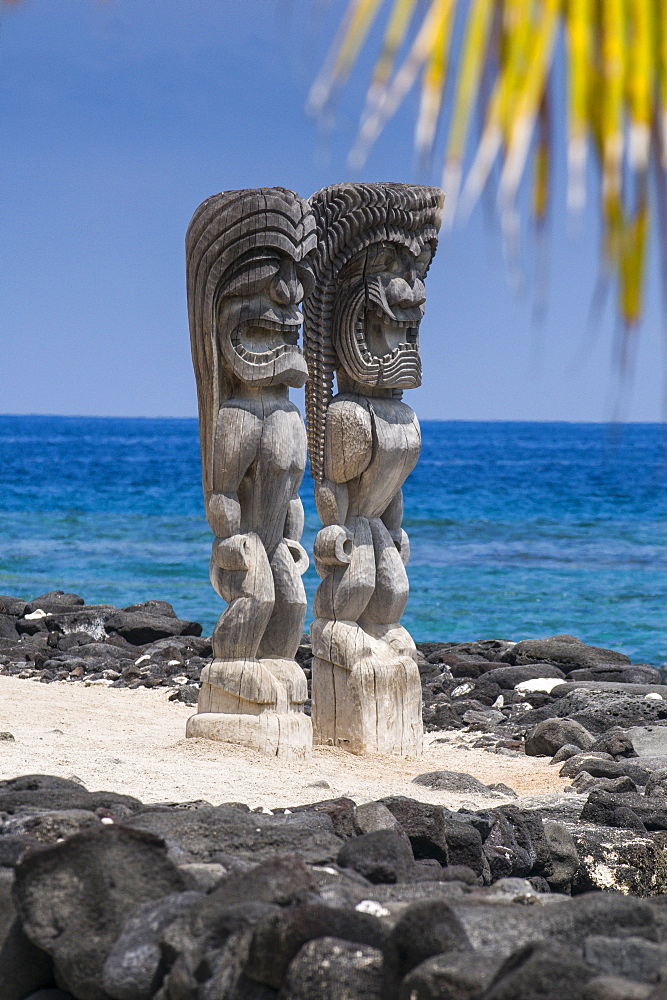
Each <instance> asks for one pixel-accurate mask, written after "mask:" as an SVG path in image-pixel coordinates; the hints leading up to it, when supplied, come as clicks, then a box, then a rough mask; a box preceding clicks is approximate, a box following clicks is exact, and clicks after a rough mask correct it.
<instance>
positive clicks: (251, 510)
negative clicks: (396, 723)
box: [186, 188, 314, 755]
mask: <svg viewBox="0 0 667 1000" xmlns="http://www.w3.org/2000/svg"><path fill="white" fill-rule="evenodd" d="M313 246H314V218H313V215H312V212H311V210H310V209H309V207H308V205H307V204H306V203H305V202H304V201H303V200H302V199H301V198H299V197H298V195H296V194H294V193H293V192H291V191H286V190H284V189H282V188H261V189H259V190H248V191H231V192H223V193H222V194H219V195H214V196H213V197H212V198H209V199H207V201H205V202H204V203H203V204H202V205H200V207H199V208H198V209H197V211H196V212H195V215H194V217H193V219H192V222H191V223H190V227H189V229H188V235H187V239H186V253H187V275H188V309H189V318H190V335H191V342H192V356H193V363H194V368H195V375H196V379H197V395H198V401H199V417H200V440H201V451H202V470H203V480H204V500H205V507H206V516H207V519H208V522H209V525H210V527H211V529H212V531H213V533H214V535H215V540H214V542H213V547H212V552H211V562H210V578H211V583H212V585H213V588H214V589H215V591H216V592H217V593H218V594H219V596H220V597H221V598H222V599H223V600H224V601H225V602H227V607H226V609H225V610H224V611H223V613H222V615H221V616H220V619H219V620H218V623H217V624H216V626H215V629H214V631H213V636H212V645H213V653H214V657H215V658H214V660H213V662H212V663H211V664H210V665H209V666H207V667H205V668H204V670H203V671H202V686H201V692H200V697H199V702H198V706H197V714H196V715H195V716H193V717H192V718H191V719H190V720H189V722H188V727H187V734H188V735H189V736H206V737H208V738H210V739H217V740H224V741H227V742H234V743H242V744H243V745H245V746H252V747H254V748H255V749H258V750H261V751H262V752H265V753H270V754H278V755H290V754H293V753H298V754H302V753H304V752H306V751H307V749H308V748H309V747H310V746H311V744H312V727H311V722H310V719H309V718H308V717H307V716H306V715H305V714H304V712H303V705H304V702H305V700H306V698H307V688H306V680H305V675H304V673H303V671H302V670H301V668H300V667H299V665H298V664H297V663H296V661H295V660H294V656H295V654H296V650H297V647H298V644H299V641H300V639H301V634H302V630H303V623H304V618H305V612H306V596H305V591H304V588H303V583H302V580H301V577H302V575H303V573H304V572H305V570H306V569H307V567H308V556H307V555H306V552H305V550H304V549H303V547H302V546H301V544H300V538H301V533H302V531H303V507H302V505H301V500H300V499H299V495H298V491H299V486H300V484H301V479H302V477H303V472H304V468H305V463H306V435H305V430H304V426H303V421H302V419H301V415H300V413H299V411H298V409H297V407H296V406H294V404H293V403H291V402H290V400H289V389H288V387H289V386H294V387H299V386H302V385H303V383H304V381H305V378H306V375H307V368H306V365H305V361H304V358H303V355H302V353H301V351H300V350H299V348H298V346H297V340H298V331H299V325H300V322H301V313H300V310H299V306H300V303H301V300H302V299H303V296H304V289H306V288H310V284H311V282H312V275H311V272H310V268H309V265H308V262H307V259H306V256H307V254H308V253H309V251H310V250H311V249H312V248H313Z"/></svg>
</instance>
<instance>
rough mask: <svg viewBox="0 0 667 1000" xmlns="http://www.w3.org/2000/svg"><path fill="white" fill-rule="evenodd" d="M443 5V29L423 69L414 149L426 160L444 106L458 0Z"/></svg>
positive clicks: (440, 29)
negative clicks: (453, 24)
mask: <svg viewBox="0 0 667 1000" xmlns="http://www.w3.org/2000/svg"><path fill="white" fill-rule="evenodd" d="M442 6H443V7H444V8H445V10H444V13H443V17H442V20H441V22H440V28H439V31H438V34H437V36H436V37H435V39H434V43H433V49H432V51H431V55H430V57H429V59H428V62H427V64H426V68H425V69H424V79H423V83H422V93H421V102H420V105H419V116H418V118H417V126H416V129H415V148H416V150H417V154H418V155H419V156H420V157H421V158H422V159H423V160H425V159H426V158H427V157H428V156H429V155H430V153H431V149H432V148H433V142H434V139H435V130H436V127H437V124H438V116H439V114H440V108H441V106H442V100H443V94H444V89H445V79H446V76H447V63H448V56H449V45H450V40H451V31H452V23H453V14H454V9H455V0H443V2H442Z"/></svg>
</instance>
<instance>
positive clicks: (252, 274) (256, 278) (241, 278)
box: [223, 254, 280, 296]
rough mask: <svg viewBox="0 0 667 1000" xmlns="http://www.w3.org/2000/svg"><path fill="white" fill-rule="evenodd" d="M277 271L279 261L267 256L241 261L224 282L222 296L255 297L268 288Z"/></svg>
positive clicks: (276, 258)
mask: <svg viewBox="0 0 667 1000" xmlns="http://www.w3.org/2000/svg"><path fill="white" fill-rule="evenodd" d="M279 270H280V259H279V258H278V257H276V256H271V255H268V254H267V255H263V256H261V257H251V258H250V259H248V260H245V261H241V262H239V264H238V266H237V267H235V268H234V271H233V273H232V274H231V275H230V277H229V279H228V281H226V282H225V287H224V291H223V295H224V296H228V295H257V294H258V293H259V292H262V291H264V289H266V288H268V286H269V285H270V283H271V281H272V279H273V278H275V276H276V275H277V274H278V272H279Z"/></svg>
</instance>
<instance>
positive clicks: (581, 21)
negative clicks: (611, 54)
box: [565, 0, 593, 211]
mask: <svg viewBox="0 0 667 1000" xmlns="http://www.w3.org/2000/svg"><path fill="white" fill-rule="evenodd" d="M592 21H593V0H570V2H569V3H568V4H567V7H566V15H565V27H566V43H567V47H568V67H569V80H568V84H569V94H568V98H569V99H568V143H567V165H568V178H567V204H568V208H570V209H571V210H573V211H580V210H581V209H583V207H584V204H585V202H586V161H587V154H588V150H587V146H588V140H587V136H588V107H589V94H590V90H589V88H590V79H591V71H592V66H591V63H592V55H593V45H592Z"/></svg>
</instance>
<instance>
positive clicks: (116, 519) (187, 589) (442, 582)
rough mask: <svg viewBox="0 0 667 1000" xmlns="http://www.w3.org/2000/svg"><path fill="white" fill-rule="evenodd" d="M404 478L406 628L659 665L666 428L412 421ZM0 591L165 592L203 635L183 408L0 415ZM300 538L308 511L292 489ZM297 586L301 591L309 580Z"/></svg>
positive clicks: (197, 523)
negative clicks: (415, 444) (415, 458)
mask: <svg viewBox="0 0 667 1000" xmlns="http://www.w3.org/2000/svg"><path fill="white" fill-rule="evenodd" d="M422 429H423V437H424V446H423V451H422V455H421V458H420V461H419V464H418V465H417V468H416V470H415V471H414V473H413V474H412V476H411V477H410V479H409V480H408V482H407V484H406V488H405V508H406V516H405V522H404V526H405V528H406V530H407V531H408V533H409V534H410V539H411V544H412V560H411V563H410V566H409V575H410V583H411V594H410V601H409V603H408V608H407V611H406V614H405V616H404V619H403V621H404V623H405V625H406V626H407V627H408V628H409V629H410V631H411V632H412V634H413V635H414V636H415V638H416V639H442V640H452V641H463V640H466V639H477V638H489V637H499V638H510V639H520V638H529V637H535V636H543V635H553V634H555V633H559V632H568V633H571V634H573V635H577V636H579V637H580V638H582V639H584V640H585V641H586V642H589V643H594V644H599V645H605V646H610V647H613V648H615V649H620V650H622V651H623V652H625V653H627V654H628V655H630V656H631V657H632V658H633V659H634V660H635V661H638V662H639V661H641V662H646V663H653V664H661V663H665V662H667V444H666V441H665V437H664V427H663V426H662V425H657V424H655V425H651V424H631V425H628V426H626V427H625V428H624V429H623V430H622V432H619V434H618V435H617V436H614V437H612V436H610V431H609V429H608V428H606V427H604V426H602V425H597V424H553V423H548V424H538V423H516V424H513V423H458V422H456V423H454V422H453V423H439V422H426V423H425V424H423V427H422ZM0 470H1V471H0V485H1V489H0V525H1V528H2V532H1V536H0V537H1V539H2V550H1V554H0V592H1V593H9V594H17V595H20V596H25V597H31V596H36V595H37V594H41V593H43V592H45V591H47V590H53V589H56V588H59V589H62V590H66V591H70V590H73V591H75V592H77V593H79V594H81V596H82V597H84V598H85V599H86V601H87V602H89V603H93V602H94V603H98V602H99V603H111V604H116V605H119V606H122V605H125V604H130V603H133V602H136V601H142V600H146V599H148V598H157V599H163V600H169V601H171V602H172V603H173V604H174V606H175V608H176V611H177V612H178V614H179V615H181V616H182V617H187V618H193V619H196V620H197V621H200V622H202V624H203V626H204V630H205V631H206V632H208V631H210V630H211V628H212V626H213V624H214V622H215V620H216V618H217V616H218V614H219V613H220V610H221V607H222V605H221V602H220V600H219V598H218V597H217V596H216V595H215V593H214V592H213V590H212V589H211V587H210V584H209V582H208V576H207V573H208V558H209V553H210V542H211V534H210V531H209V529H208V526H207V524H206V521H205V519H204V516H203V504H202V496H201V481H200V467H199V441H198V434H197V422H196V421H195V420H168V419H164V420H149V419H112V418H103V419H102V418H83V417H10V416H5V417H0ZM302 496H303V499H304V505H305V508H306V531H305V536H304V544H305V546H306V548H307V549H309V550H312V541H313V538H314V535H315V532H316V530H317V527H318V519H317V515H316V513H315V510H314V506H313V502H312V484H311V482H310V480H309V479H306V481H305V482H304V485H303V488H302ZM305 579H306V587H307V590H308V593H309V596H310V597H311V598H312V594H313V591H314V589H315V586H316V585H317V576H316V574H315V573H314V571H313V569H312V568H311V569H310V570H308V573H307V575H306V578H305Z"/></svg>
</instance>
